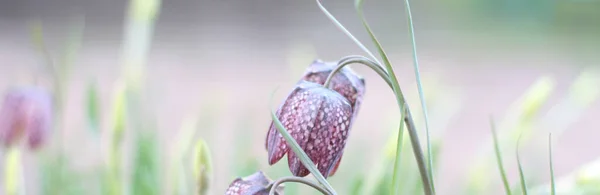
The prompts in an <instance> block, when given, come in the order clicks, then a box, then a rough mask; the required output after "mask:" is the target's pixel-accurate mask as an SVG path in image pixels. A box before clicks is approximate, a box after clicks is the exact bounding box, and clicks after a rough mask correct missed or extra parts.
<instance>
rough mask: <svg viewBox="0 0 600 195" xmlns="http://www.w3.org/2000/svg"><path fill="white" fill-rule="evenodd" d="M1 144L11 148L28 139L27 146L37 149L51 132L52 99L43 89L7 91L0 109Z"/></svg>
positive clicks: (32, 88)
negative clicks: (22, 139) (23, 138)
mask: <svg viewBox="0 0 600 195" xmlns="http://www.w3.org/2000/svg"><path fill="white" fill-rule="evenodd" d="M0 109H1V110H0V141H1V142H2V144H3V145H4V146H5V147H11V146H13V145H15V144H16V143H17V142H18V141H20V140H21V137H23V136H25V137H26V138H27V145H28V146H29V148H31V149H37V148H38V147H39V146H40V145H41V144H42V143H43V142H44V141H45V139H46V138H47V137H48V134H49V131H50V129H51V128H52V126H51V125H52V97H51V95H50V93H48V92H47V91H45V90H43V89H39V88H35V87H31V88H16V89H12V90H10V91H8V93H6V95H5V97H4V101H3V102H2V108H0Z"/></svg>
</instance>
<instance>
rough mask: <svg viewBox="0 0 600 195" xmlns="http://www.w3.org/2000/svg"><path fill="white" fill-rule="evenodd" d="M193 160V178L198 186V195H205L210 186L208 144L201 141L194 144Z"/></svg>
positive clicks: (210, 170)
mask: <svg viewBox="0 0 600 195" xmlns="http://www.w3.org/2000/svg"><path fill="white" fill-rule="evenodd" d="M194 153H195V155H196V157H195V158H194V178H196V182H195V183H196V185H197V186H198V188H197V189H198V194H199V195H206V194H208V190H209V188H210V185H211V183H212V182H211V178H212V159H211V153H210V149H209V148H208V144H206V141H204V140H203V139H199V140H198V142H197V143H196V147H195V151H194Z"/></svg>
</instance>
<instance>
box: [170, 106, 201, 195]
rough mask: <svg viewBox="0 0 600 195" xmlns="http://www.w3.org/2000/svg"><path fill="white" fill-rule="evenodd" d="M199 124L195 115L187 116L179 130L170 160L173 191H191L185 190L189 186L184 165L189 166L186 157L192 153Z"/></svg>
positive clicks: (180, 192) (182, 192) (178, 192)
mask: <svg viewBox="0 0 600 195" xmlns="http://www.w3.org/2000/svg"><path fill="white" fill-rule="evenodd" d="M197 124H198V121H197V120H196V117H193V115H192V116H188V117H186V118H185V119H184V120H183V122H182V125H181V128H180V130H179V132H177V133H178V134H177V138H176V140H177V142H176V143H175V144H174V146H173V148H172V149H171V155H172V156H171V158H170V162H169V163H170V165H169V166H170V173H171V175H169V176H170V177H171V178H170V179H169V184H170V185H169V187H171V188H173V189H172V191H174V192H176V194H189V192H184V191H187V190H189V188H188V187H187V184H188V182H187V178H188V177H186V173H187V172H186V171H185V169H183V167H187V166H186V163H185V161H184V159H185V157H186V156H187V154H189V153H190V152H189V151H190V149H191V148H192V146H193V142H194V140H193V139H194V137H195V132H197V130H196V129H197Z"/></svg>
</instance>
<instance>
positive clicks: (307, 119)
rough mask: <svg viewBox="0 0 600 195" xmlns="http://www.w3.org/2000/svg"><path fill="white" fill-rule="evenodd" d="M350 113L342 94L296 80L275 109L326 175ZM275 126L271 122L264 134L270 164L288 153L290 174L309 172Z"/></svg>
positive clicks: (338, 153) (336, 155) (343, 142)
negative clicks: (294, 85)
mask: <svg viewBox="0 0 600 195" xmlns="http://www.w3.org/2000/svg"><path fill="white" fill-rule="evenodd" d="M352 114H353V112H352V106H351V105H350V103H349V101H348V100H347V99H346V98H345V97H344V96H342V95H340V93H338V92H336V91H333V90H331V89H328V88H325V87H323V85H320V84H317V83H313V82H308V81H300V82H298V84H297V85H296V88H295V89H294V90H292V92H291V93H290V94H289V95H288V96H287V98H286V100H285V102H284V103H283V104H282V105H281V106H280V107H279V109H278V110H277V112H276V115H277V117H278V119H279V120H280V121H281V123H282V124H283V125H284V127H285V128H286V129H287V130H288V132H289V133H290V134H291V135H292V137H293V138H294V139H295V140H296V142H298V144H299V145H300V147H302V149H303V150H304V151H305V152H306V154H307V155H308V156H309V157H310V159H311V160H312V161H313V162H314V163H315V164H316V165H317V168H318V169H319V172H321V174H323V176H325V177H327V176H329V174H330V173H331V171H332V170H333V169H334V167H335V165H336V162H337V161H338V160H339V158H341V154H342V151H343V149H344V147H345V145H346V140H347V138H348V131H349V129H350V120H351V117H352ZM276 128H277V127H275V125H274V124H273V123H271V127H270V129H269V132H268V134H267V143H266V145H267V151H268V158H269V164H271V165H272V164H274V163H276V162H278V161H279V160H280V159H281V158H282V157H283V156H284V155H285V154H287V157H288V164H289V168H290V171H291V172H292V174H293V175H295V176H300V177H304V176H306V175H308V174H309V171H308V169H306V168H305V167H304V165H302V163H301V162H300V159H299V158H298V157H297V156H296V155H295V153H294V152H293V151H291V149H290V147H289V146H288V145H287V143H286V141H285V139H284V138H283V137H282V135H281V134H280V133H279V132H278V131H277V129H276Z"/></svg>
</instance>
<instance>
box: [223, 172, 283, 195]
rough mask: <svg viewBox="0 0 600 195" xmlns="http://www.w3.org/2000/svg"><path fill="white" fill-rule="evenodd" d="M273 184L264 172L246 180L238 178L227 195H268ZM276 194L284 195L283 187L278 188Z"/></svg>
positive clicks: (226, 192)
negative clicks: (269, 187)
mask: <svg viewBox="0 0 600 195" xmlns="http://www.w3.org/2000/svg"><path fill="white" fill-rule="evenodd" d="M270 183H271V179H269V178H268V177H267V176H266V175H265V174H264V173H263V172H262V171H258V172H256V173H254V174H252V175H249V176H247V177H244V178H236V179H235V180H233V182H232V183H231V184H230V185H229V188H227V191H225V195H267V194H269V190H270V189H268V188H267V187H268V186H269V184H270ZM275 194H277V195H283V186H281V185H280V186H277V189H275Z"/></svg>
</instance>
